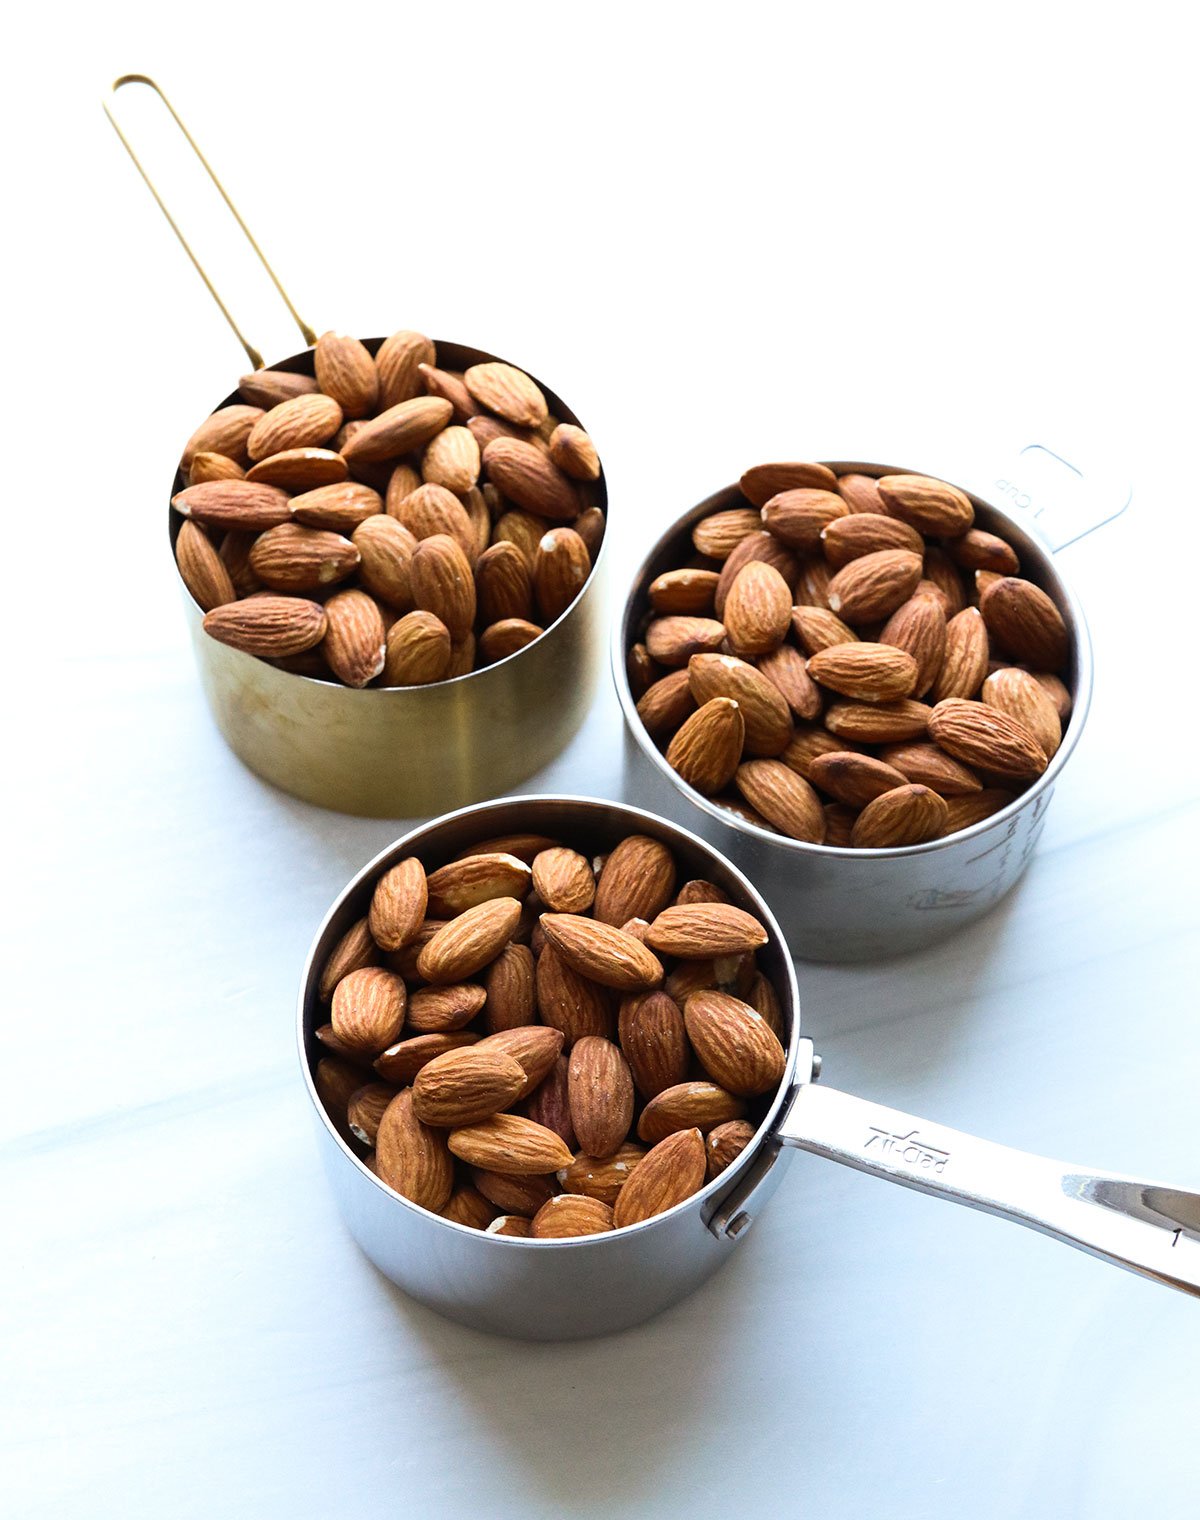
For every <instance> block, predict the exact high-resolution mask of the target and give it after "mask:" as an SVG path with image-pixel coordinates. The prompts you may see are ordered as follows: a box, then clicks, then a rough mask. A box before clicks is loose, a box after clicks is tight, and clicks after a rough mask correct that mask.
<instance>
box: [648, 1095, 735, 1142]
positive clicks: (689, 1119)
mask: <svg viewBox="0 0 1200 1520" xmlns="http://www.w3.org/2000/svg"><path fill="white" fill-rule="evenodd" d="M745 1112H746V1105H745V1104H744V1103H743V1102H742V1100H741V1099H740V1098H736V1097H734V1095H733V1094H732V1093H729V1092H726V1091H725V1089H724V1088H723V1087H719V1086H718V1085H717V1084H716V1083H715V1082H680V1083H679V1085H678V1086H676V1087H668V1088H667V1089H666V1090H665V1091H664V1092H660V1093H658V1094H657V1095H656V1096H655V1097H653V1098H651V1099H650V1101H649V1103H647V1104H646V1106H645V1108H644V1109H643V1110H642V1116H641V1118H640V1119H639V1120H638V1127H637V1132H638V1139H639V1140H644V1141H645V1143H646V1144H647V1145H657V1144H658V1142H659V1141H660V1140H664V1139H665V1138H666V1137H667V1136H668V1135H673V1134H674V1133H675V1132H676V1131H677V1130H687V1129H695V1130H698V1131H699V1132H700V1134H702V1135H706V1134H707V1133H708V1132H709V1130H710V1129H715V1128H716V1127H717V1125H718V1124H726V1123H728V1121H729V1120H730V1119H740V1118H742V1117H743V1115H744V1114H745Z"/></svg>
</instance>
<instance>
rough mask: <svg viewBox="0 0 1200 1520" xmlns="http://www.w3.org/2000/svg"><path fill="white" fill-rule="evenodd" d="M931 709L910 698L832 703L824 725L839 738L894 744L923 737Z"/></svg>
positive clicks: (866, 742) (861, 742)
mask: <svg viewBox="0 0 1200 1520" xmlns="http://www.w3.org/2000/svg"><path fill="white" fill-rule="evenodd" d="M932 711H933V709H932V708H931V707H927V706H926V705H925V703H924V702H914V701H913V700H912V698H911V697H910V698H907V699H905V700H903V701H899V702H835V703H834V704H833V706H832V707H830V708H828V709H827V711H826V713H825V726H826V728H828V730H829V732H830V733H831V734H836V735H837V736H838V738H839V739H851V740H854V741H855V742H856V743H859V744H895V743H899V742H900V741H902V740H904V739H923V738H924V737H925V730H926V727H927V726H928V723H929V717H930V714H931V713H932Z"/></svg>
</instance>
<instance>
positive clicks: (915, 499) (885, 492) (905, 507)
mask: <svg viewBox="0 0 1200 1520" xmlns="http://www.w3.org/2000/svg"><path fill="white" fill-rule="evenodd" d="M879 494H880V496H881V497H882V499H883V501H884V503H885V504H886V506H887V509H888V511H889V512H890V513H891V514H892V516H893V517H898V518H900V519H901V520H902V521H903V522H906V523H911V524H912V526H913V527H914V528H917V529H918V530H919V531H920V532H922V533H929V534H931V535H934V536H947V537H954V536H957V535H958V534H960V533H965V532H966V531H967V529H968V528H969V527H970V526H971V524H972V523H973V522H974V520H975V509H974V507H973V506H972V505H971V501H970V498H969V497H968V496H966V495H965V494H964V493H963V492H962V491H960V490H958V489H957V488H956V487H955V486H951V485H947V484H946V482H945V481H944V480H934V479H933V478H932V477H931V476H929V475H884V476H883V477H882V479H881V480H880V481H879Z"/></svg>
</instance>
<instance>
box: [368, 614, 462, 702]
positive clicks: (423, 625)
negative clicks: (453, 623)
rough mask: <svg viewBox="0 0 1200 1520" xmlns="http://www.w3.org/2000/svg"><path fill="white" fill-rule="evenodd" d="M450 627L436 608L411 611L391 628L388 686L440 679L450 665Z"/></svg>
mask: <svg viewBox="0 0 1200 1520" xmlns="http://www.w3.org/2000/svg"><path fill="white" fill-rule="evenodd" d="M450 650H451V639H450V630H449V629H448V628H447V627H446V625H445V623H443V622H442V620H441V618H439V617H435V616H434V614H433V613H432V612H409V613H407V614H406V615H405V616H404V617H402V618H400V619H399V620H398V621H397V622H395V623H393V624H392V626H391V627H390V628H389V629H388V631H387V644H386V649H385V654H384V665H383V684H384V685H385V686H424V685H427V684H428V683H429V682H430V681H440V680H442V679H443V678H444V677H445V675H446V671H447V669H448V668H449V665H450Z"/></svg>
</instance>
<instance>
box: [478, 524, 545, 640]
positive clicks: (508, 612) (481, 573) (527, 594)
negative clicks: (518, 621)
mask: <svg viewBox="0 0 1200 1520" xmlns="http://www.w3.org/2000/svg"><path fill="white" fill-rule="evenodd" d="M535 559H536V551H535ZM475 595H476V600H477V602H478V605H479V617H480V620H481V621H482V623H483V625H484V627H489V626H490V625H491V624H492V623H499V622H501V621H502V620H503V619H506V618H522V619H524V620H525V621H526V622H529V621H531V619H532V614H533V576H532V574H531V573H530V567H529V566H528V565H527V564H526V563H525V556H524V555H523V554H522V553H521V551H520V550H519V549H518V548H517V546H516V545H515V544H513V543H508V542H506V541H504V542H501V543H496V544H492V545H491V547H490V548H487V549H485V550H484V551H483V553H482V554H481V555H480V556H479V558H478V559H477V560H476V562H475Z"/></svg>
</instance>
